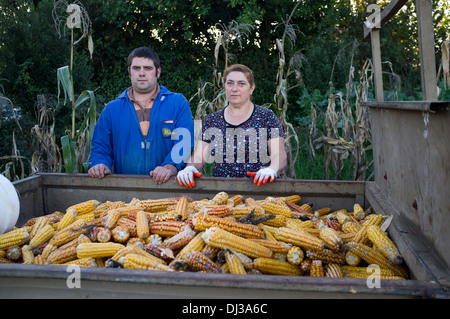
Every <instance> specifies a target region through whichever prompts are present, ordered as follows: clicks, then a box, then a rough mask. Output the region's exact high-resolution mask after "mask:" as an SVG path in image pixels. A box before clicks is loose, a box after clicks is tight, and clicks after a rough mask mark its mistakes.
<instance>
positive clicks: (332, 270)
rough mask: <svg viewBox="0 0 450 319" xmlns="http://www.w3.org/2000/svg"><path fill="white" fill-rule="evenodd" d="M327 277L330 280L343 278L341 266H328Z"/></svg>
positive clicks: (331, 264)
mask: <svg viewBox="0 0 450 319" xmlns="http://www.w3.org/2000/svg"><path fill="white" fill-rule="evenodd" d="M325 277H328V278H342V277H344V275H343V273H342V270H341V266H340V265H337V264H333V263H330V264H328V265H327V266H326V271H325Z"/></svg>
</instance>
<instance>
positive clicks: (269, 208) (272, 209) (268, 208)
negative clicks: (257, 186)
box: [261, 202, 294, 218]
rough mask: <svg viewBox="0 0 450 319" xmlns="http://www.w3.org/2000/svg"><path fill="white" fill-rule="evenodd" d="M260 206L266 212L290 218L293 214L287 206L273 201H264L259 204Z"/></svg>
mask: <svg viewBox="0 0 450 319" xmlns="http://www.w3.org/2000/svg"><path fill="white" fill-rule="evenodd" d="M261 207H262V208H263V209H264V211H265V212H266V213H268V214H274V215H282V216H285V217H287V218H291V217H292V215H293V214H294V213H293V212H292V211H291V210H290V209H289V208H288V207H287V206H281V205H278V204H275V203H268V202H265V203H263V204H262V205H261Z"/></svg>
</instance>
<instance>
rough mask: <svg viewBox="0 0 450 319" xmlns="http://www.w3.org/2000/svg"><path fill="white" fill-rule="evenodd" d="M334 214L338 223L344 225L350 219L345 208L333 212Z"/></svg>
mask: <svg viewBox="0 0 450 319" xmlns="http://www.w3.org/2000/svg"><path fill="white" fill-rule="evenodd" d="M333 214H334V215H335V216H336V219H337V220H338V222H339V224H341V225H344V224H345V223H347V222H351V221H352V219H351V218H350V216H348V213H347V210H346V209H340V210H338V211H336V212H334V213H333Z"/></svg>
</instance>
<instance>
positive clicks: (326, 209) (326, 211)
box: [314, 207, 331, 217]
mask: <svg viewBox="0 0 450 319" xmlns="http://www.w3.org/2000/svg"><path fill="white" fill-rule="evenodd" d="M329 213H331V208H330V207H322V208H319V209H317V210H315V211H314V215H316V216H317V217H320V216H323V215H327V214H329Z"/></svg>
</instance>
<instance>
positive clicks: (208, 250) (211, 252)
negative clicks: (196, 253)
mask: <svg viewBox="0 0 450 319" xmlns="http://www.w3.org/2000/svg"><path fill="white" fill-rule="evenodd" d="M203 233H204V232H203ZM202 239H203V235H202ZM220 250H221V248H219V247H215V246H212V245H208V244H206V243H205V246H204V247H203V248H202V250H201V251H200V252H201V253H202V254H203V255H205V256H206V257H208V258H209V259H211V260H212V259H214V258H216V256H217V255H218V254H219V252H220Z"/></svg>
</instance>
